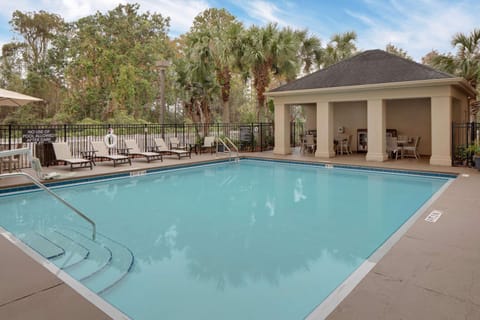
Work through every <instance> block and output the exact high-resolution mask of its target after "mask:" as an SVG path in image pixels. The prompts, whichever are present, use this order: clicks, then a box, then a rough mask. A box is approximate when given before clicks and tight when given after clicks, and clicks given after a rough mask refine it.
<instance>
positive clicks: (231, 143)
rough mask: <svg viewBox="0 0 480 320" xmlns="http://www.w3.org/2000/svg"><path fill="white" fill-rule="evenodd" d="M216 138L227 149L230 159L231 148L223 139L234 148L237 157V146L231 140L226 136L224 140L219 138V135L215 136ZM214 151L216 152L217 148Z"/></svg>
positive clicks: (231, 155)
mask: <svg viewBox="0 0 480 320" xmlns="http://www.w3.org/2000/svg"><path fill="white" fill-rule="evenodd" d="M217 140H218V141H220V142H221V143H222V144H223V146H224V147H225V149H227V151H228V153H229V154H230V159H231V158H232V157H233V154H232V150H231V149H230V148H229V147H228V145H227V143H225V141H227V142H228V143H230V145H231V146H232V147H233V148H234V149H235V152H236V153H237V158H238V157H239V154H238V148H237V146H236V145H235V144H234V143H233V142H232V140H230V139H229V138H228V137H225V141H224V140H223V139H222V138H220V137H217ZM216 153H218V148H217V149H216Z"/></svg>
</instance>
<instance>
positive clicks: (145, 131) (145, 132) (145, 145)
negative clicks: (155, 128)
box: [143, 123, 148, 151]
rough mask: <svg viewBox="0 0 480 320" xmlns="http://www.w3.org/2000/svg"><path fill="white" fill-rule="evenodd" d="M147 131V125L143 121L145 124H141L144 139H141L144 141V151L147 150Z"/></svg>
mask: <svg viewBox="0 0 480 320" xmlns="http://www.w3.org/2000/svg"><path fill="white" fill-rule="evenodd" d="M147 133H148V127H147V124H146V123H145V124H144V125H143V134H144V139H143V141H144V148H145V149H144V150H145V151H148V150H147Z"/></svg>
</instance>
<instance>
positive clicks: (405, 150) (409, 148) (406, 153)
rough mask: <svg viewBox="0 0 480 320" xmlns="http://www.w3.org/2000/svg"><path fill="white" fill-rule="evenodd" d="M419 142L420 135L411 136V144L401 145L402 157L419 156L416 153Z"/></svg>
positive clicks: (416, 157)
mask: <svg viewBox="0 0 480 320" xmlns="http://www.w3.org/2000/svg"><path fill="white" fill-rule="evenodd" d="M419 143H420V137H419V136H416V137H413V142H412V144H407V145H405V146H403V147H402V158H403V157H414V158H415V159H418V158H419V154H418V144H419Z"/></svg>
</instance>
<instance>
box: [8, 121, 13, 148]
mask: <svg viewBox="0 0 480 320" xmlns="http://www.w3.org/2000/svg"><path fill="white" fill-rule="evenodd" d="M11 149H12V125H11V124H9V125H8V150H11Z"/></svg>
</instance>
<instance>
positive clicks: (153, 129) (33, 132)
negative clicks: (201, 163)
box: [0, 123, 274, 168]
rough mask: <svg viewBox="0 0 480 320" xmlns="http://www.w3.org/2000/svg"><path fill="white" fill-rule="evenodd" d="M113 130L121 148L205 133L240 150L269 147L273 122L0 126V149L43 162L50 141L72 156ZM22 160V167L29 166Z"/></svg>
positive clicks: (184, 140) (197, 139)
mask: <svg viewBox="0 0 480 320" xmlns="http://www.w3.org/2000/svg"><path fill="white" fill-rule="evenodd" d="M110 128H112V129H113V133H115V134H116V135H117V137H118V143H119V146H120V147H124V146H123V139H135V140H136V141H137V143H138V145H139V146H140V147H141V148H142V149H143V150H148V149H149V148H150V147H153V145H154V142H153V139H155V138H158V137H162V138H163V139H164V140H165V142H166V143H167V144H168V143H169V139H170V138H171V137H177V138H178V139H179V140H180V143H181V144H185V145H188V144H202V143H203V138H204V137H206V136H216V137H228V138H229V139H230V140H232V142H233V143H234V144H235V145H237V146H238V148H239V150H240V151H244V152H255V151H267V150H272V149H273V146H274V132H273V124H272V123H248V124H246V123H229V124H223V123H210V124H164V125H162V124H131V125H128V124H112V125H110V124H101V125H75V124H73V125H71V124H63V125H0V150H2V149H3V150H8V149H14V148H18V147H24V148H25V147H28V148H30V149H31V150H32V154H33V155H34V156H35V157H37V158H39V159H40V160H41V162H42V164H43V165H49V164H52V163H53V162H54V160H55V158H54V154H53V148H52V144H51V142H54V141H57V142H58V141H63V142H68V144H69V146H70V149H71V150H72V153H73V155H74V156H80V155H81V152H82V151H89V150H91V146H90V141H101V140H103V139H104V136H105V135H106V134H107V133H108V132H109V129H110ZM29 166H30V164H29V163H27V160H26V159H24V160H23V163H22V164H21V167H22V168H24V167H29Z"/></svg>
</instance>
